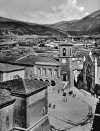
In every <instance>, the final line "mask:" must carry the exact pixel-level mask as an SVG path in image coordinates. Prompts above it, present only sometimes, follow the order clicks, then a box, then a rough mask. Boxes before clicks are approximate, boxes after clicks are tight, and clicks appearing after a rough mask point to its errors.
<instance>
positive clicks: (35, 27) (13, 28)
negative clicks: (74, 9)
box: [0, 10, 100, 36]
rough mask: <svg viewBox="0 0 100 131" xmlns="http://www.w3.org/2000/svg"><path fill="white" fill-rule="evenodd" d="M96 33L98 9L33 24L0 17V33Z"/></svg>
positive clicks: (99, 28)
mask: <svg viewBox="0 0 100 131" xmlns="http://www.w3.org/2000/svg"><path fill="white" fill-rule="evenodd" d="M13 34H15V35H23V34H28V35H33V34H34V35H49V36H50V35H53V36H55V35H56V36H67V35H68V34H69V35H98V34H100V10H98V11H95V12H94V13H92V14H90V15H88V16H86V17H84V18H82V19H80V20H72V21H61V22H58V23H55V24H45V25H40V24H35V23H28V22H23V21H17V20H12V19H8V18H4V17H0V35H1V36H3V35H13Z"/></svg>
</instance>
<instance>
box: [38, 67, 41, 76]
mask: <svg viewBox="0 0 100 131" xmlns="http://www.w3.org/2000/svg"><path fill="white" fill-rule="evenodd" d="M40 75H41V70H40V68H38V76H40Z"/></svg>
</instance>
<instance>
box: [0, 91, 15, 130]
mask: <svg viewBox="0 0 100 131" xmlns="http://www.w3.org/2000/svg"><path fill="white" fill-rule="evenodd" d="M14 102H15V99H14V98H12V97H11V95H10V92H9V91H7V90H6V89H0V131H10V130H12V128H13V109H14Z"/></svg>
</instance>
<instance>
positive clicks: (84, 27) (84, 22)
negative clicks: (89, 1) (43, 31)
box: [48, 10, 100, 35]
mask: <svg viewBox="0 0 100 131" xmlns="http://www.w3.org/2000/svg"><path fill="white" fill-rule="evenodd" d="M48 27H51V28H54V29H60V30H63V31H65V32H66V33H68V34H70V35H98V34H100V10H98V11H95V12H94V13H92V14H90V15H88V16H86V17H84V18H82V19H80V20H72V21H62V22H58V23H55V24H51V25H48Z"/></svg>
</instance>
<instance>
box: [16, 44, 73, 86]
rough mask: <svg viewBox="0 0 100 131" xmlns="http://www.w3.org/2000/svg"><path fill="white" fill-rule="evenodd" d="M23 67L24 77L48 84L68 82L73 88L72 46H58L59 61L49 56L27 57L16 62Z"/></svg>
mask: <svg viewBox="0 0 100 131" xmlns="http://www.w3.org/2000/svg"><path fill="white" fill-rule="evenodd" d="M16 64H18V65H20V66H21V65H22V66H25V76H26V77H29V76H31V77H33V78H35V79H38V80H43V81H45V80H46V81H49V82H55V83H57V82H60V81H70V85H71V86H73V69H72V45H71V44H60V45H59V59H58V60H55V59H54V58H51V57H49V56H40V55H38V56H35V55H29V56H26V57H24V58H22V59H19V60H17V61H16Z"/></svg>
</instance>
